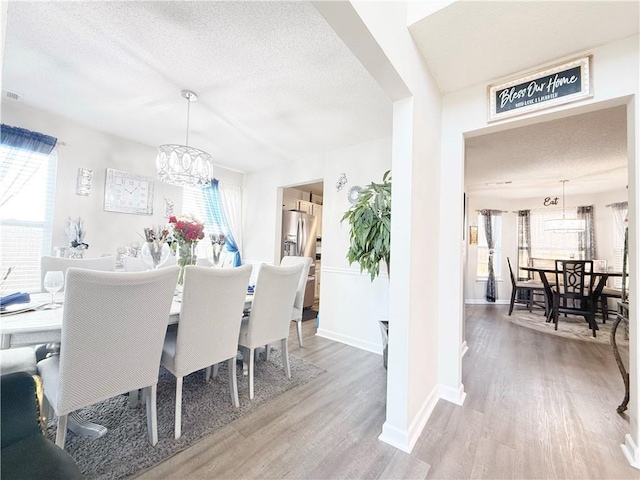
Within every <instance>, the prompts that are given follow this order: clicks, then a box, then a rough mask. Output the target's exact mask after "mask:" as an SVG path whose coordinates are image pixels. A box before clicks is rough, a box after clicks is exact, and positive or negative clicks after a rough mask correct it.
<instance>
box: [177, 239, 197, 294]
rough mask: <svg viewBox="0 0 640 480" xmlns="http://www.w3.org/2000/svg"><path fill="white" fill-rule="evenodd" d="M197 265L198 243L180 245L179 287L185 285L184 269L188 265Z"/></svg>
mask: <svg viewBox="0 0 640 480" xmlns="http://www.w3.org/2000/svg"><path fill="white" fill-rule="evenodd" d="M195 264H196V242H183V243H181V244H179V245H178V266H179V267H180V274H179V275H178V285H183V284H184V269H185V267H186V266H187V265H195Z"/></svg>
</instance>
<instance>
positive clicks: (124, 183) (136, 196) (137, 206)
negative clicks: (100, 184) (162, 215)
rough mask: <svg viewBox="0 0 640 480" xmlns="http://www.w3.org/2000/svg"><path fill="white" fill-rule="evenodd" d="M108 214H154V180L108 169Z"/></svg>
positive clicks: (105, 199) (106, 204)
mask: <svg viewBox="0 0 640 480" xmlns="http://www.w3.org/2000/svg"><path fill="white" fill-rule="evenodd" d="M104 209H105V211H106V212H121V213H134V214H139V215H151V214H153V178H151V177H143V176H141V175H136V174H133V173H128V172H122V171H120V170H114V169H112V168H107V177H106V182H105V188H104Z"/></svg>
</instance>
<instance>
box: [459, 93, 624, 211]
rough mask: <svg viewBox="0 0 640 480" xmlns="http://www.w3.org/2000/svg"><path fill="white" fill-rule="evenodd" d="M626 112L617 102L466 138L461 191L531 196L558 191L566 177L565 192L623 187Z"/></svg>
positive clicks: (511, 197) (489, 194) (489, 195)
mask: <svg viewBox="0 0 640 480" xmlns="http://www.w3.org/2000/svg"><path fill="white" fill-rule="evenodd" d="M626 115H627V113H626V108H625V107H624V106H620V107H615V108H609V109H606V110H599V111H596V112H591V113H585V114H581V115H575V116H572V117H566V118H562V119H559V120H553V121H549V122H543V123H538V124H535V125H530V126H527V127H520V128H513V129H511V130H505V131H502V132H497V133H492V134H488V135H483V136H479V137H472V138H468V139H466V140H465V191H466V193H467V195H476V196H483V197H494V198H505V199H514V198H533V197H536V196H540V195H541V192H546V193H544V194H545V195H550V194H552V193H553V192H556V193H557V194H559V193H560V192H561V184H560V183H559V181H560V180H569V182H568V183H566V188H565V189H566V194H567V195H576V194H582V193H592V194H593V193H601V192H610V191H614V190H616V189H624V188H625V186H626V185H627V178H628V175H627V163H628V162H627V121H626ZM504 182H511V183H504ZM495 183H498V185H496V184H495ZM487 184H489V185H487Z"/></svg>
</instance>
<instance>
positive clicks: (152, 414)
mask: <svg viewBox="0 0 640 480" xmlns="http://www.w3.org/2000/svg"><path fill="white" fill-rule="evenodd" d="M157 388H158V386H157V384H154V385H151V386H149V387H146V388H145V390H146V393H145V398H146V401H147V433H148V435H149V443H150V444H151V445H152V446H154V447H155V446H156V444H157V443H158V412H157V410H156V395H157Z"/></svg>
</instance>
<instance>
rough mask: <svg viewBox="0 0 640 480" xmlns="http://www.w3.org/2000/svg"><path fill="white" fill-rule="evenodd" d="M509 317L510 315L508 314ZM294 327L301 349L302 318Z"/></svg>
mask: <svg viewBox="0 0 640 480" xmlns="http://www.w3.org/2000/svg"><path fill="white" fill-rule="evenodd" d="M509 315H511V313H509ZM296 327H297V329H298V344H299V345H300V346H301V347H302V346H303V345H302V318H299V319H297V320H296Z"/></svg>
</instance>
